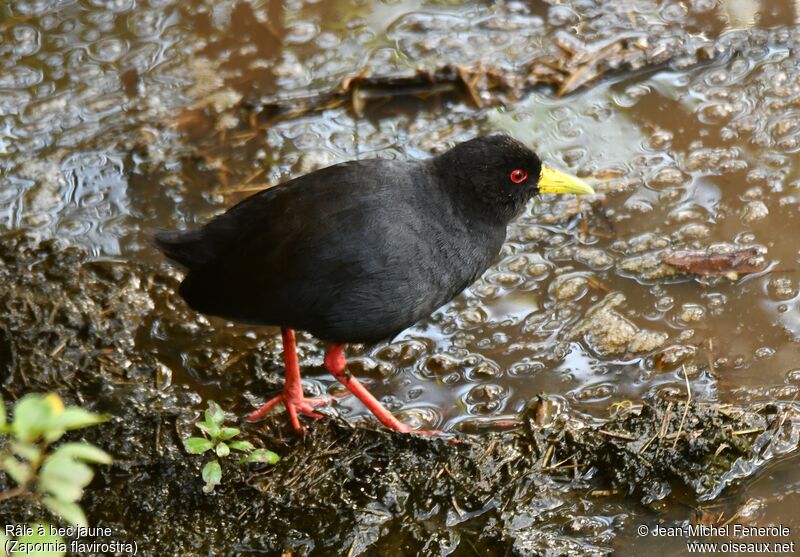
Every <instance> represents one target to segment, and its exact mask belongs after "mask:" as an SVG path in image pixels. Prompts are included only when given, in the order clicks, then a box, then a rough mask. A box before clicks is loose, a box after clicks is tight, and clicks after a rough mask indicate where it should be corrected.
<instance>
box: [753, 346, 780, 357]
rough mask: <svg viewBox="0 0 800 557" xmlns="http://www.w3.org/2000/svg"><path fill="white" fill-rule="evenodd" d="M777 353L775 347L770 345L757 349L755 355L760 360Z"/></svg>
mask: <svg viewBox="0 0 800 557" xmlns="http://www.w3.org/2000/svg"><path fill="white" fill-rule="evenodd" d="M774 355H775V349H774V348H771V347H769V346H762V347H760V348H757V349H756V351H755V357H756V359H758V360H766V359H767V358H771V357H772V356H774Z"/></svg>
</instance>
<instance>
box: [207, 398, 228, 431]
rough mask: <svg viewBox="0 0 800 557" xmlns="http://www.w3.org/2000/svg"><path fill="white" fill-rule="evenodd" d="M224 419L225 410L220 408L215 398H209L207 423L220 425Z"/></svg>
mask: <svg viewBox="0 0 800 557" xmlns="http://www.w3.org/2000/svg"><path fill="white" fill-rule="evenodd" d="M224 421H225V412H223V411H222V408H220V406H219V404H217V403H216V402H214V401H213V400H209V401H208V410H206V423H207V424H216V425H218V426H220V425H222V422H224Z"/></svg>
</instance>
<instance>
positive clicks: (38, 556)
mask: <svg viewBox="0 0 800 557" xmlns="http://www.w3.org/2000/svg"><path fill="white" fill-rule="evenodd" d="M31 529H32V530H33V532H32V533H31V534H30V535H28V536H20V537H19V538H17V541H18V542H19V543H20V544H21V545H24V546H34V544H36V547H42V548H43V550H42V551H25V552H20V551H15V552H13V553H12V554H11V557H23V555H24V556H25V557H61V555H64V553H66V547H65V545H66V544H64V540H63V538H62V537H61V536H57V535H55V534H51V533H50V525H49V524H31ZM62 547H63V548H64V551H59V550H60V549H61V548H62ZM48 549H52V551H49V550H48Z"/></svg>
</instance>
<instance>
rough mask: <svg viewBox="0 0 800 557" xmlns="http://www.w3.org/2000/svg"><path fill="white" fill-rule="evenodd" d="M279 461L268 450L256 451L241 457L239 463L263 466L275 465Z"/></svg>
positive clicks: (275, 455) (276, 456)
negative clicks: (252, 463)
mask: <svg viewBox="0 0 800 557" xmlns="http://www.w3.org/2000/svg"><path fill="white" fill-rule="evenodd" d="M280 459H281V457H279V456H278V455H277V454H275V453H273V452H272V451H270V450H268V449H256V450H255V451H253V452H252V453H250V454H249V455H247V456H245V457H242V459H241V460H240V461H239V463H240V464H241V463H244V462H261V463H264V464H275V463H276V462H278V461H279V460H280Z"/></svg>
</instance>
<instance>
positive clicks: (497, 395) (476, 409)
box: [463, 383, 509, 415]
mask: <svg viewBox="0 0 800 557" xmlns="http://www.w3.org/2000/svg"><path fill="white" fill-rule="evenodd" d="M508 396H509V391H508V389H506V388H505V387H503V386H502V385H498V384H496V383H486V384H483V385H476V386H474V387H473V388H471V389H470V390H469V391H468V392H467V393H466V394H465V395H464V397H463V400H464V403H465V404H466V406H467V411H468V412H469V413H470V414H480V415H487V414H495V413H497V412H500V411H501V410H502V409H503V406H504V405H505V403H506V400H507V399H508Z"/></svg>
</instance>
